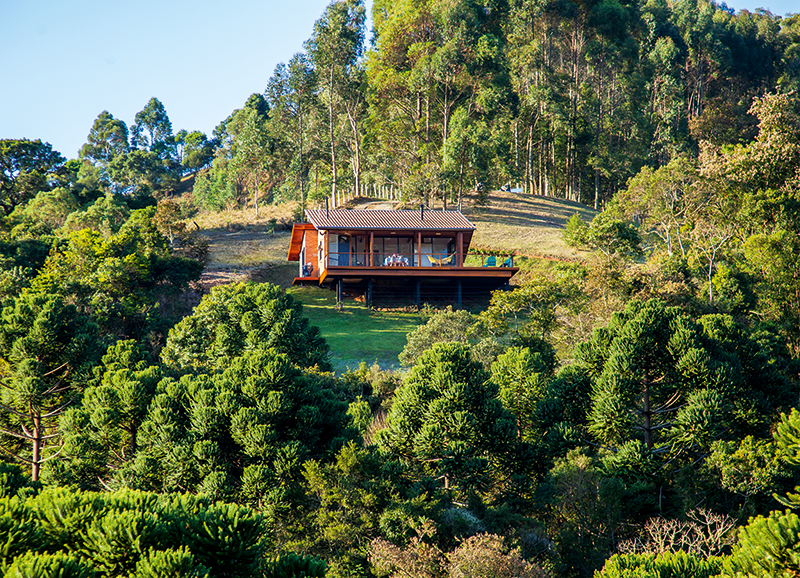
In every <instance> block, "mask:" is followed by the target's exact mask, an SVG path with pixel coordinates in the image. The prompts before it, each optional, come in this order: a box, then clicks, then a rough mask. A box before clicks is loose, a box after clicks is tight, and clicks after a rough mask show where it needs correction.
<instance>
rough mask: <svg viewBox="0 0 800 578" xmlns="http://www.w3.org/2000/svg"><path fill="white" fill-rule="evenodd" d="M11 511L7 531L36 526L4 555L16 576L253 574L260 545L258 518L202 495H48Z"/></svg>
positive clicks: (58, 492)
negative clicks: (18, 548)
mask: <svg viewBox="0 0 800 578" xmlns="http://www.w3.org/2000/svg"><path fill="white" fill-rule="evenodd" d="M14 499H16V498H14ZM6 500H7V499H6ZM4 503H9V502H7V501H6V502H4ZM14 507H15V508H17V509H18V513H17V514H16V515H17V516H20V515H21V514H22V513H24V516H23V517H21V518H20V517H18V518H17V520H16V521H15V523H14V526H12V527H11V528H10V529H11V530H12V531H17V530H19V529H22V528H24V524H26V523H27V522H26V520H30V521H31V522H32V523H33V525H34V527H35V528H37V533H36V537H35V539H32V540H29V541H28V542H27V549H28V551H27V552H25V553H22V554H21V555H17V554H15V553H14V551H4V552H2V559H0V562H2V564H3V565H4V566H6V567H7V568H8V570H7V572H10V574H9V575H14V576H17V575H19V576H31V575H35V576H40V575H46V576H49V575H54V576H94V575H97V574H99V575H103V576H186V577H190V576H191V577H199V576H206V575H209V574H210V575H215V576H230V577H239V576H251V575H252V573H253V572H254V571H255V570H256V569H257V568H258V566H259V564H260V562H261V560H262V557H263V553H264V546H265V545H266V540H265V537H264V534H263V518H261V517H260V516H259V515H257V514H255V513H253V512H252V511H250V510H248V509H247V508H243V507H240V506H234V505H231V504H224V503H221V502H217V503H212V502H211V501H210V500H209V499H207V498H202V497H193V496H180V495H163V496H157V495H155V494H146V493H143V492H130V491H120V492H114V493H107V494H95V493H90V492H81V491H74V490H73V491H67V490H64V489H50V490H45V491H43V492H41V493H40V494H39V495H37V496H35V497H32V498H30V499H29V500H27V501H26V502H24V504H23V503H20V502H17V503H16V505H15V506H14ZM9 512H10V510H8V509H5V508H4V515H7V514H8V513H9ZM51 573H52V574H51Z"/></svg>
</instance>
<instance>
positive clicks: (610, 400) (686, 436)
mask: <svg viewBox="0 0 800 578" xmlns="http://www.w3.org/2000/svg"><path fill="white" fill-rule="evenodd" d="M770 341H771V338H770V337H767V335H758V334H755V335H753V336H752V337H749V336H748V335H747V333H746V332H745V330H744V329H743V328H742V327H741V326H740V325H738V324H737V323H736V322H735V321H734V320H733V319H732V318H731V317H730V316H727V315H707V316H704V317H701V318H700V319H699V320H698V321H697V322H695V321H693V320H692V319H691V318H690V317H688V316H687V315H686V314H685V313H682V312H681V311H680V310H679V309H677V308H671V307H666V306H665V305H664V303H663V302H660V301H656V300H650V301H647V302H645V303H642V302H636V301H632V302H630V303H629V304H628V306H627V307H626V308H625V310H624V311H621V312H619V313H617V314H615V315H614V316H613V317H612V320H611V322H610V323H609V325H608V326H607V327H605V328H596V329H595V331H594V332H593V334H592V337H591V339H589V340H588V341H586V342H584V343H583V344H581V345H580V346H579V347H578V349H577V350H576V357H577V358H578V359H579V360H580V364H581V365H582V366H583V367H584V368H585V370H586V371H587V372H588V374H589V375H590V376H591V377H592V379H593V381H594V391H593V393H592V409H591V413H590V416H589V431H590V432H591V433H592V434H593V435H594V436H595V437H596V438H597V439H598V440H599V441H600V442H602V443H603V444H606V445H610V446H613V447H619V446H620V445H622V444H623V443H625V442H626V441H630V440H641V441H642V442H643V444H644V446H645V447H646V448H647V449H648V451H651V452H655V454H656V455H660V454H664V453H667V454H672V453H674V452H677V453H678V454H680V453H682V452H697V451H702V450H703V448H708V447H709V445H710V444H711V443H712V442H713V441H714V440H716V439H719V437H720V435H721V432H722V431H723V429H727V431H728V432H731V431H733V432H760V433H762V434H763V432H764V431H765V429H766V428H768V427H769V425H768V424H769V422H770V419H769V417H766V418H765V417H764V416H769V415H770V414H774V413H775V412H776V411H778V410H779V409H781V408H782V407H787V405H786V404H787V403H791V402H789V401H788V400H789V399H791V394H790V393H789V392H790V391H791V387H792V386H791V378H790V377H789V376H788V375H787V373H788V372H787V369H788V367H789V366H787V365H786V364H787V361H785V359H787V358H788V354H787V353H786V352H785V348H784V351H783V352H781V351H780V350H779V349H773V344H771V343H770ZM782 359H784V360H783V361H782ZM752 405H756V406H757V407H759V409H758V410H756V411H751V410H750V409H749V408H750V407H751V406H752ZM759 416H761V417H759ZM729 435H730V433H729Z"/></svg>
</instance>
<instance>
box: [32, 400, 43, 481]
mask: <svg viewBox="0 0 800 578" xmlns="http://www.w3.org/2000/svg"><path fill="white" fill-rule="evenodd" d="M31 413H32V414H33V431H32V432H31V433H32V434H33V435H32V436H31V437H32V440H31V441H32V442H33V455H32V456H31V457H32V460H31V479H32V480H33V481H34V482H38V481H39V471H40V469H41V467H42V445H43V444H44V440H43V439H42V434H43V432H42V416H41V415H40V414H39V412H38V411H34V410H33V408H31Z"/></svg>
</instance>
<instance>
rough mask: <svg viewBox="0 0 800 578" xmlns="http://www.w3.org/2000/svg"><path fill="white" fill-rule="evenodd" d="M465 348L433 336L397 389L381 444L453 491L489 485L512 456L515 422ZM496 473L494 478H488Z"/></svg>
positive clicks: (379, 436)
mask: <svg viewBox="0 0 800 578" xmlns="http://www.w3.org/2000/svg"><path fill="white" fill-rule="evenodd" d="M487 377H488V376H487V375H486V374H485V373H484V371H483V370H482V369H481V368H480V366H479V365H478V364H477V363H476V362H474V361H472V360H471V359H470V355H469V350H468V349H467V348H465V347H464V346H463V345H460V344H457V343H438V344H435V345H434V346H433V347H432V348H431V349H429V350H428V351H426V352H425V353H423V354H422V356H421V357H420V358H419V361H418V362H417V364H416V365H415V366H414V367H413V368H412V370H411V373H410V374H409V375H408V377H407V378H406V379H405V380H404V383H403V385H402V386H401V387H400V388H399V389H398V390H397V392H396V396H395V401H394V403H393V405H392V408H391V410H390V411H389V415H388V417H387V420H386V429H384V430H381V431H380V432H379V433H378V434H377V443H378V446H379V448H381V450H382V451H384V452H385V453H386V454H387V455H389V456H392V457H396V458H399V459H401V460H402V461H403V462H404V463H405V464H407V467H408V468H409V472H408V473H409V474H411V473H412V472H413V475H414V476H415V477H419V476H426V477H431V478H434V479H436V480H437V482H439V483H442V484H443V486H444V488H445V489H449V488H452V489H454V490H457V491H459V492H465V491H468V490H470V489H475V490H480V489H483V488H487V487H490V486H491V485H492V484H493V482H494V483H496V482H497V481H498V477H500V476H502V474H501V472H503V471H504V468H505V467H507V466H510V465H511V463H513V460H514V457H515V454H516V451H517V447H516V442H515V438H516V431H515V430H516V428H515V427H514V420H513V417H512V416H511V415H510V414H508V413H507V412H506V411H505V410H504V409H503V407H502V405H501V404H500V401H499V400H498V399H497V390H496V387H495V386H494V385H493V384H491V383H490V382H489V381H488V380H487ZM493 478H494V479H493Z"/></svg>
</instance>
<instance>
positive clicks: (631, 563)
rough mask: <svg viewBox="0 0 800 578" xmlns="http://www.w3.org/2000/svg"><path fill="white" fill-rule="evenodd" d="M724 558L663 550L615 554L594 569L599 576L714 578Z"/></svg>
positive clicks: (613, 577)
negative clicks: (651, 552) (660, 551)
mask: <svg viewBox="0 0 800 578" xmlns="http://www.w3.org/2000/svg"><path fill="white" fill-rule="evenodd" d="M723 561H724V559H723V558H719V557H714V558H706V559H703V558H700V557H699V556H696V555H693V554H687V553H686V552H682V551H678V552H674V553H673V552H665V553H663V554H615V555H614V556H612V557H611V558H609V559H608V560H607V561H606V563H605V565H604V566H603V569H602V570H601V571H599V572H596V573H595V576H597V578H623V577H627V576H638V577H640V578H661V577H663V576H669V577H670V578H713V577H714V576H718V575H719V572H720V571H721V570H722V565H723Z"/></svg>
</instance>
